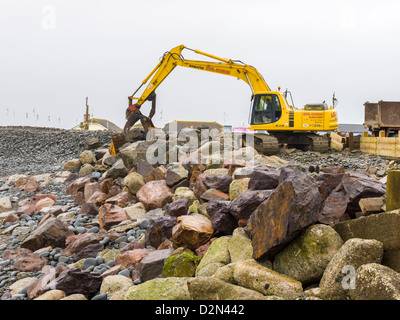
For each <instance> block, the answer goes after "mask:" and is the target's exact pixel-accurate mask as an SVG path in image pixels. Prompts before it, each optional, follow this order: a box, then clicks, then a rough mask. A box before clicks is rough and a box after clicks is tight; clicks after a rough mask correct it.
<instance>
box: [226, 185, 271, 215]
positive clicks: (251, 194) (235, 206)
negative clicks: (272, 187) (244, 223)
mask: <svg viewBox="0 0 400 320" xmlns="http://www.w3.org/2000/svg"><path fill="white" fill-rule="evenodd" d="M271 193H272V191H264V192H260V191H250V190H249V191H245V192H243V193H241V194H240V195H239V196H238V197H237V198H235V199H234V200H233V201H231V202H230V203H229V208H228V209H229V212H230V213H231V214H232V215H233V216H234V217H235V218H236V220H238V221H239V220H242V219H249V218H250V216H251V215H252V213H253V212H254V211H255V210H256V209H257V207H258V206H259V205H260V204H261V202H263V201H265V200H266V199H267V198H268V197H269V196H270V195H271Z"/></svg>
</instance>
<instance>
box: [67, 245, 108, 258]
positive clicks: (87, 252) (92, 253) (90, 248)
mask: <svg viewBox="0 0 400 320" xmlns="http://www.w3.org/2000/svg"><path fill="white" fill-rule="evenodd" d="M103 250H104V245H103V244H101V243H92V244H89V245H87V246H86V247H84V248H83V249H82V250H81V251H79V252H77V253H76V256H75V258H74V262H76V261H79V260H81V259H84V258H96V257H97V254H98V253H99V252H101V251H103Z"/></svg>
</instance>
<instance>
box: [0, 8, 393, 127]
mask: <svg viewBox="0 0 400 320" xmlns="http://www.w3.org/2000/svg"><path fill="white" fill-rule="evenodd" d="M399 12H400V2H399V1H398V0H381V1H365V0H364V1H356V0H353V1H351V0H346V1H344V0H335V1H321V0H303V1H295V0H284V1H282V0H281V1H269V0H264V1H262V0H212V1H211V0H202V1H192V0H168V1H167V0H140V1H139V0H130V1H128V0H126V1H124V0H114V1H103V0H84V1H82V0H79V1H78V0H46V1H42V0H18V1H16V0H1V1H0V57H1V59H0V125H37V126H51V127H60V128H67V129H68V128H71V127H73V126H75V125H76V124H78V123H79V122H81V121H82V120H83V114H84V112H85V99H86V97H89V106H90V109H89V111H90V113H91V114H93V116H94V117H97V118H103V119H108V120H110V121H112V122H114V123H115V124H117V125H118V126H120V127H123V126H124V123H125V109H126V107H127V104H128V99H127V97H128V96H129V95H131V94H132V93H133V92H134V91H135V89H136V88H137V87H138V86H139V85H140V83H141V82H142V80H143V79H144V78H145V77H146V76H147V75H148V74H149V73H150V71H151V70H152V69H153V68H154V67H155V66H156V64H157V63H158V61H159V59H160V57H161V56H162V55H163V53H164V52H165V51H168V50H170V49H171V48H173V47H175V46H178V45H181V44H184V45H185V46H187V47H190V48H193V49H199V50H202V51H205V52H208V53H212V54H214V55H217V56H221V57H225V58H231V59H238V60H241V61H243V62H245V63H247V64H250V65H252V66H254V67H256V68H257V69H258V71H259V72H260V73H261V74H262V75H263V76H264V78H265V80H266V81H267V83H268V85H269V86H270V87H271V88H272V89H277V87H278V86H280V87H281V88H282V89H283V90H284V89H286V88H288V89H289V90H290V91H291V93H292V95H293V98H294V104H295V107H302V106H303V105H304V104H307V103H311V102H322V101H323V100H326V101H327V102H328V103H329V104H331V101H332V94H333V92H336V97H337V99H338V100H339V104H338V106H337V110H338V114H339V121H340V122H341V123H359V124H362V123H363V120H364V107H363V104H364V103H365V102H366V101H370V102H377V101H379V100H400V62H399V60H400V19H399V17H398V16H399ZM183 55H184V57H185V58H187V59H202V58H201V57H200V56H198V55H196V54H194V53H192V52H190V51H187V52H186V51H184V52H183ZM250 96H251V90H250V88H249V87H248V86H247V84H246V83H244V82H242V81H238V80H237V79H235V78H232V77H228V76H223V75H218V74H213V73H208V72H202V71H195V70H191V69H186V68H179V67H178V68H175V70H174V71H173V72H172V73H171V75H170V76H169V77H168V78H167V79H166V80H165V82H164V83H163V84H162V85H161V86H160V87H159V88H158V89H157V104H158V108H157V113H156V115H155V117H154V123H155V124H156V125H158V126H163V125H164V123H166V122H169V121H172V120H202V121H217V122H220V123H222V124H232V125H240V126H241V125H247V124H248V115H249V108H250ZM149 107H150V103H148V102H147V103H146V104H145V105H144V106H143V109H144V112H145V113H148V110H149Z"/></svg>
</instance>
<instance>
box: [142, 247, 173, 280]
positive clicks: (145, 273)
mask: <svg viewBox="0 0 400 320" xmlns="http://www.w3.org/2000/svg"><path fill="white" fill-rule="evenodd" d="M173 251H174V250H173V249H163V250H155V251H152V252H149V254H147V255H146V256H145V257H144V258H143V259H142V260H141V261H140V263H139V277H140V281H141V282H145V281H148V280H151V279H154V278H156V277H159V276H161V274H162V271H163V267H164V263H165V260H167V259H168V258H169V257H170V256H171V254H172V252H173Z"/></svg>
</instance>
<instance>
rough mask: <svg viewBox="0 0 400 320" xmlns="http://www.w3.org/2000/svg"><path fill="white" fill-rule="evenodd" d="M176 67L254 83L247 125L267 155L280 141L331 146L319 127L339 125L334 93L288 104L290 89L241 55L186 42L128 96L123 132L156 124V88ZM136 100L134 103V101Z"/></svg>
mask: <svg viewBox="0 0 400 320" xmlns="http://www.w3.org/2000/svg"><path fill="white" fill-rule="evenodd" d="M184 49H186V50H190V51H193V52H195V53H196V54H199V55H202V56H205V57H208V58H212V59H214V60H217V62H210V61H196V60H187V59H185V58H184V57H183V56H182V51H183V50H184ZM176 66H180V67H187V68H191V69H195V70H203V71H208V72H213V73H218V74H222V75H226V76H232V77H236V78H238V79H241V80H243V81H244V82H246V83H247V84H248V85H249V86H250V89H251V91H252V95H251V101H252V107H251V108H252V110H251V118H250V126H249V129H252V130H254V131H253V132H255V133H252V134H253V135H254V142H255V149H256V150H257V151H258V152H261V153H263V154H269V155H271V154H275V153H277V152H278V151H279V147H280V145H282V144H287V145H288V146H289V147H290V146H293V147H297V148H299V147H300V148H301V149H303V150H314V151H320V152H324V151H327V150H328V149H329V137H328V136H327V135H319V134H317V132H318V131H320V132H324V131H325V132H328V131H333V130H336V129H337V128H338V119H337V112H336V110H335V104H336V103H337V99H336V98H335V94H334V95H333V106H331V107H328V105H327V104H326V103H325V102H323V103H314V104H308V105H305V106H304V107H303V108H302V109H296V108H294V107H293V106H292V105H290V104H289V103H288V100H287V98H288V97H289V95H290V97H291V94H290V92H288V91H287V90H286V91H285V92H281V91H280V88H279V89H278V90H277V91H272V90H271V89H270V87H269V86H268V85H267V83H266V82H265V80H264V78H263V77H262V75H261V74H260V73H259V72H258V71H257V69H256V68H254V67H252V66H250V65H247V64H245V63H243V62H241V61H239V60H231V59H225V58H220V57H217V56H215V55H212V54H209V53H206V52H202V51H200V50H193V49H190V48H187V47H185V46H184V45H180V46H177V47H175V48H173V49H171V50H170V51H167V52H165V53H164V55H163V56H162V57H161V59H160V62H159V63H158V64H157V66H156V67H155V68H154V69H153V70H152V71H151V72H150V74H149V75H148V76H147V77H146V78H145V79H144V80H143V82H142V84H141V85H140V86H139V88H138V89H137V90H136V91H135V92H134V93H133V94H132V96H130V97H128V100H129V105H128V108H127V109H126V120H127V122H126V125H125V127H124V132H126V131H127V130H129V128H131V127H132V126H133V125H134V124H135V123H136V122H137V121H139V120H140V121H141V123H142V125H143V128H144V131H145V132H146V133H147V131H148V130H149V129H150V128H154V125H153V122H152V120H151V119H152V117H153V116H154V114H155V108H156V94H155V90H156V89H157V87H158V86H159V85H160V84H161V83H162V82H163V80H164V79H165V78H166V77H167V76H168V75H169V74H170V73H171V72H172V70H174V68H175V67H176ZM150 78H152V79H151V80H150V83H149V84H148V85H147V87H146V88H145V89H144V91H143V93H142V95H141V96H140V97H138V98H136V97H134V95H135V94H136V93H137V92H138V91H139V90H140V89H141V88H142V86H143V85H145V84H146V83H147V82H148V81H149V79H150ZM133 100H136V102H135V103H133ZM145 101H151V102H152V108H151V111H150V114H149V116H144V115H143V114H142V113H141V112H140V107H141V105H142V104H143V103H144V102H145ZM292 104H293V100H292ZM246 134H249V133H246Z"/></svg>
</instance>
